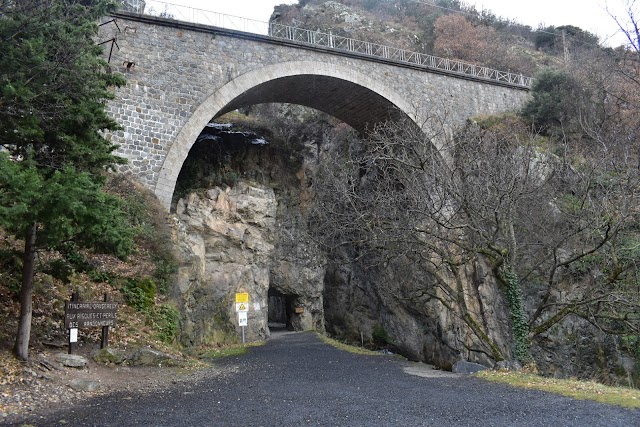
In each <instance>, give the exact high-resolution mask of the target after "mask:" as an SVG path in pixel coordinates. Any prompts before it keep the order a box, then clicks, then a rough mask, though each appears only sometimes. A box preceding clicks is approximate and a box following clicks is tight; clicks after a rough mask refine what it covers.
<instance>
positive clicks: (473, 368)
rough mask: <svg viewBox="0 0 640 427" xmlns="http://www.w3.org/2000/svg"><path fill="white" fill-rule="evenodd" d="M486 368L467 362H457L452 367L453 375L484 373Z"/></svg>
mask: <svg viewBox="0 0 640 427" xmlns="http://www.w3.org/2000/svg"><path fill="white" fill-rule="evenodd" d="M487 369H489V368H487V367H486V366H484V365H481V364H479V363H473V362H467V361H466V360H458V361H457V362H456V363H455V364H454V365H453V369H452V371H453V373H455V374H475V373H476V372H480V371H486V370H487Z"/></svg>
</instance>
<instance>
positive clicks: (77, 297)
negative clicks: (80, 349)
mask: <svg viewBox="0 0 640 427" xmlns="http://www.w3.org/2000/svg"><path fill="white" fill-rule="evenodd" d="M78 301H80V293H79V292H78V291H74V292H73V293H72V294H71V302H78ZM68 332H69V354H73V352H74V351H76V343H75V342H71V329H69V330H68Z"/></svg>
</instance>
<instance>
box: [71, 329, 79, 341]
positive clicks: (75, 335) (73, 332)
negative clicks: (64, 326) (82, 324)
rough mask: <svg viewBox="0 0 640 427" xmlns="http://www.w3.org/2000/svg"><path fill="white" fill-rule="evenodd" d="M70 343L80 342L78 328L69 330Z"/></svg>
mask: <svg viewBox="0 0 640 427" xmlns="http://www.w3.org/2000/svg"><path fill="white" fill-rule="evenodd" d="M69 342H78V328H71V329H69Z"/></svg>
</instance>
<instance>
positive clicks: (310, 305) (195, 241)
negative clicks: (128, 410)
mask: <svg viewBox="0 0 640 427" xmlns="http://www.w3.org/2000/svg"><path fill="white" fill-rule="evenodd" d="M293 209H294V208H292V207H288V206H286V205H279V204H278V202H277V200H276V195H275V193H274V190H273V189H272V188H267V187H264V186H261V185H258V184H255V183H253V184H249V183H247V182H240V183H239V184H238V185H236V186H235V187H234V188H233V189H232V188H229V187H227V188H226V189H224V190H223V189H221V188H218V187H217V188H213V189H210V190H208V191H206V193H205V194H197V193H191V194H189V195H188V196H187V197H185V198H183V199H181V200H180V201H179V202H178V206H177V209H176V214H175V224H176V239H177V241H178V246H179V255H180V264H181V265H180V267H179V271H178V283H177V294H178V295H176V298H177V300H178V301H179V302H180V305H181V310H182V313H183V327H182V332H181V341H182V342H183V343H184V344H187V345H193V344H202V343H218V342H229V341H236V340H237V339H238V337H239V336H240V333H241V331H240V327H239V326H238V316H237V313H236V311H235V294H236V293H237V292H247V293H248V294H249V312H248V326H247V328H246V331H245V332H246V339H247V340H249V341H255V340H262V339H265V338H267V337H268V336H269V328H268V322H269V311H270V310H271V311H272V314H273V312H274V311H280V312H284V315H285V318H284V319H282V318H280V319H278V318H276V319H272V320H274V321H281V320H284V322H286V323H288V325H289V326H290V327H291V328H293V329H295V330H323V329H324V317H323V310H322V291H323V278H324V263H325V261H324V258H323V257H322V254H321V253H320V252H319V251H318V250H317V249H315V248H314V246H313V245H312V244H310V242H309V241H308V240H305V238H304V237H303V236H302V235H301V233H300V232H299V230H298V229H297V228H296V227H295V223H294V222H292V219H293V218H295V216H296V215H295V214H287V212H288V211H289V210H293ZM284 322H283V323H284Z"/></svg>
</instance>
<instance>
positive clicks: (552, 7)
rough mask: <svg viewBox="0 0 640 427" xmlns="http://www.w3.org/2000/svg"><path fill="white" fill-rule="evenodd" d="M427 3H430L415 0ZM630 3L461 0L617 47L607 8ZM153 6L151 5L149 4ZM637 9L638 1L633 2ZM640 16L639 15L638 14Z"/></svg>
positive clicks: (204, 0) (253, 3) (251, 2)
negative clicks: (580, 32)
mask: <svg viewBox="0 0 640 427" xmlns="http://www.w3.org/2000/svg"><path fill="white" fill-rule="evenodd" d="M415 1H416V2H429V0H415ZM627 1H632V0H526V1H522V0H463V2H465V3H467V4H475V5H476V8H477V9H478V10H482V9H483V8H484V9H490V10H491V11H493V12H494V13H495V14H496V15H498V16H501V17H504V18H509V19H513V20H516V21H517V22H521V23H523V24H527V25H530V26H532V27H533V28H537V26H538V24H540V23H543V24H545V25H555V26H559V25H575V26H577V27H580V28H582V29H584V30H587V31H590V32H593V33H595V34H597V35H598V36H599V37H600V38H601V40H603V41H605V43H606V44H609V45H614V46H617V45H619V44H621V43H623V42H624V39H623V38H622V37H621V34H620V33H619V32H618V30H617V26H616V24H615V22H614V21H613V19H612V18H611V17H610V16H609V15H608V13H607V11H606V6H607V5H608V6H609V9H610V10H612V11H613V13H615V14H617V15H619V16H620V17H624V16H625V14H624V9H623V7H622V5H623V4H624V3H625V2H627ZM166 2H167V3H173V4H179V5H183V6H188V7H193V8H198V9H205V10H211V11H215V12H220V13H224V14H229V15H236V16H241V17H244V18H251V19H256V20H259V21H268V20H269V17H270V16H271V13H272V12H273V7H274V6H275V5H278V4H296V3H297V0H166ZM148 3H152V1H148ZM636 3H637V6H636V9H640V1H636ZM639 15H640V12H639ZM607 40H608V42H607Z"/></svg>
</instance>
